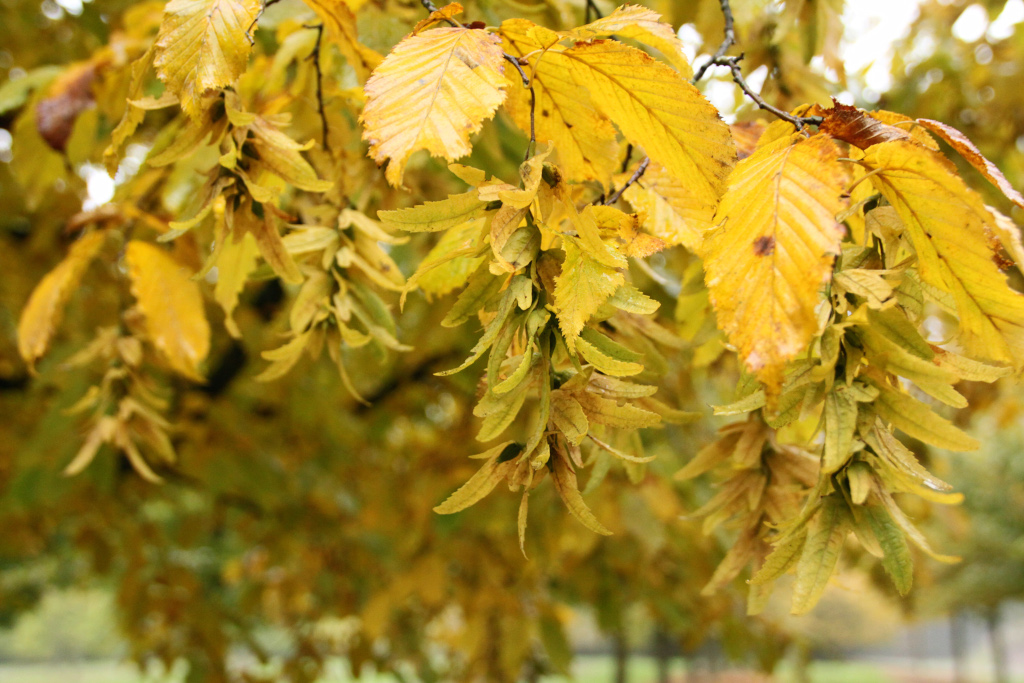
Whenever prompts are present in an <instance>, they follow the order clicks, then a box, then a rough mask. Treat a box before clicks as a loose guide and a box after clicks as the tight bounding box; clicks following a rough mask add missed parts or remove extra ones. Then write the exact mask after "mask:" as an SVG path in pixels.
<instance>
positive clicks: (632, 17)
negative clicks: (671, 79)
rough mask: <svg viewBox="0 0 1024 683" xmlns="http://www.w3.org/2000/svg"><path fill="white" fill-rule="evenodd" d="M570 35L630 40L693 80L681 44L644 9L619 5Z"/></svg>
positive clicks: (650, 11)
mask: <svg viewBox="0 0 1024 683" xmlns="http://www.w3.org/2000/svg"><path fill="white" fill-rule="evenodd" d="M570 35H571V37H572V38H574V39H576V40H590V39H592V38H610V37H613V36H615V37H622V38H631V39H633V40H635V41H636V42H638V43H641V44H642V45H647V46H648V47H653V48H654V49H655V50H657V51H658V52H660V53H661V54H662V56H663V57H664V58H665V61H666V62H668V63H669V64H671V65H672V66H674V67H675V68H676V70H677V71H679V75H680V76H682V77H683V78H685V79H687V80H689V79H690V78H692V77H693V69H692V68H691V66H690V61H689V60H688V59H687V58H686V55H684V54H683V41H681V40H680V39H679V36H677V35H676V32H675V30H674V29H673V28H672V27H671V26H669V25H668V24H666V23H665V22H663V21H662V20H661V15H660V14H658V13H657V12H655V11H654V10H651V9H648V8H646V7H641V6H640V5H622V6H621V7H617V8H616V9H615V11H614V12H612V13H611V14H609V15H608V16H606V17H602V18H600V19H598V20H597V21H592V22H590V23H589V24H587V25H585V26H581V27H579V28H578V29H576V30H575V31H572V32H571V34H570Z"/></svg>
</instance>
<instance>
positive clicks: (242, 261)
mask: <svg viewBox="0 0 1024 683" xmlns="http://www.w3.org/2000/svg"><path fill="white" fill-rule="evenodd" d="M259 253H260V249H259V247H258V246H257V244H256V240H255V239H254V238H253V236H252V235H250V234H249V233H246V234H245V235H243V236H242V239H240V240H238V241H237V242H235V241H234V240H233V239H231V238H230V237H228V238H227V240H226V241H225V244H224V246H223V247H222V248H221V251H220V255H219V256H218V258H217V284H216V285H214V288H213V298H214V299H215V300H216V301H217V303H218V304H220V307H221V308H222V309H224V326H225V327H226V328H227V329H228V332H229V333H230V334H231V336H232V337H235V338H236V339H240V338H241V337H242V331H241V330H239V329H238V324H237V323H235V321H234V318H232V317H231V314H232V313H233V312H234V310H235V306H237V305H238V295H239V293H240V292H241V291H242V288H244V287H245V283H246V280H248V279H249V274H250V273H251V272H252V271H253V270H255V269H256V258H257V257H258V256H259Z"/></svg>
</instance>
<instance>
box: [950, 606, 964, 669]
mask: <svg viewBox="0 0 1024 683" xmlns="http://www.w3.org/2000/svg"><path fill="white" fill-rule="evenodd" d="M965 626H966V624H965V623H964V615H963V613H962V612H960V610H955V611H953V612H952V613H951V614H950V615H949V641H950V646H951V649H952V652H953V683H967V633H966V628H965Z"/></svg>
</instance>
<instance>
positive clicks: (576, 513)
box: [549, 456, 612, 536]
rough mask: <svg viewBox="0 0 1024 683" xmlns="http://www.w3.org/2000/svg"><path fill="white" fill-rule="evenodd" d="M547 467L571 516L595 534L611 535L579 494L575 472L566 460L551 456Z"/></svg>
mask: <svg viewBox="0 0 1024 683" xmlns="http://www.w3.org/2000/svg"><path fill="white" fill-rule="evenodd" d="M549 467H550V468H551V479H552V480H553V481H554V483H555V490H556V491H558V495H559V496H560V497H561V499H562V502H564V503H565V506H566V507H567V508H569V512H570V513H571V514H572V516H573V517H575V518H576V519H578V520H579V522H580V523H581V524H582V525H583V526H585V527H587V528H588V529H590V530H591V531H593V532H594V533H595V534H601V535H602V536H611V535H612V532H611V531H609V530H608V528H607V527H605V525H604V524H601V522H600V521H598V519H597V517H595V516H594V513H593V512H591V510H590V508H589V507H587V504H586V502H585V501H584V500H583V496H582V495H580V491H579V485H578V484H577V483H576V473H575V472H573V471H572V466H571V465H570V464H569V462H568V460H566V459H565V458H564V457H563V456H557V457H553V458H552V459H551V461H550V463H549Z"/></svg>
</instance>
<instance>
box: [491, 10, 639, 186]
mask: <svg viewBox="0 0 1024 683" xmlns="http://www.w3.org/2000/svg"><path fill="white" fill-rule="evenodd" d="M538 29H539V30H538ZM501 37H502V38H503V39H504V40H503V46H504V49H505V51H506V52H508V53H509V54H511V55H513V56H515V57H523V56H525V55H530V65H531V67H532V69H528V70H527V73H528V74H531V75H532V80H531V83H532V85H533V96H534V98H535V99H534V105H533V109H534V127H535V129H536V134H537V141H538V142H551V143H552V145H553V149H554V153H555V155H556V156H557V158H558V160H559V161H560V162H561V163H560V164H559V167H560V169H561V170H562V172H563V173H564V174H565V178H566V180H569V181H583V180H596V181H598V182H600V183H601V184H602V185H604V186H607V185H608V184H609V183H610V182H611V177H612V172H613V170H614V169H615V167H616V165H617V163H618V150H619V145H618V142H616V139H615V128H614V127H613V126H612V124H611V122H610V121H609V120H608V119H607V118H606V117H605V116H604V115H603V114H601V113H600V112H599V111H598V110H597V107H596V106H595V105H594V103H593V101H591V99H590V95H589V94H588V93H587V90H586V88H584V87H582V86H580V85H579V84H577V83H576V81H574V80H573V78H572V75H571V74H570V73H569V71H568V69H567V68H566V65H565V64H564V63H561V62H560V61H559V60H558V59H557V58H552V57H549V56H547V55H544V54H542V53H543V51H544V50H546V49H547V48H549V47H551V46H552V45H554V44H555V43H557V42H558V40H559V38H560V36H558V34H554V33H551V32H549V31H546V30H545V29H542V28H540V27H538V26H536V25H535V24H533V23H532V22H530V21H527V20H526V19H509V20H507V21H505V22H503V23H502V25H501ZM545 37H546V40H545V41H544V42H541V40H542V38H545ZM506 78H507V79H508V88H507V90H508V101H507V102H506V103H505V110H506V111H507V112H508V113H509V115H510V116H511V117H512V120H513V121H514V122H515V124H516V125H517V126H519V128H520V129H521V130H522V131H523V132H525V133H527V134H529V132H530V108H531V105H530V91H529V90H528V89H526V88H524V87H523V85H522V80H521V79H520V77H519V73H518V72H517V71H515V69H508V70H506Z"/></svg>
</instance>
